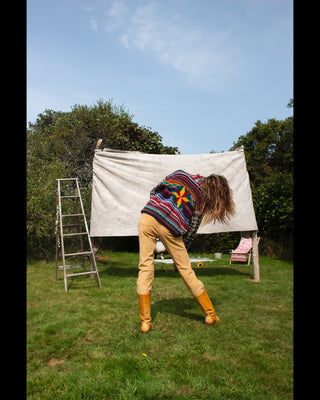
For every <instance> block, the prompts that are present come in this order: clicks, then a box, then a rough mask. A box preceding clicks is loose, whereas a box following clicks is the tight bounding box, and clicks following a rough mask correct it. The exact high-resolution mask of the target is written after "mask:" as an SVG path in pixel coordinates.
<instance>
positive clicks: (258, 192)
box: [26, 100, 293, 258]
mask: <svg viewBox="0 0 320 400" xmlns="http://www.w3.org/2000/svg"><path fill="white" fill-rule="evenodd" d="M100 138H101V139H103V147H108V148H111V149H119V150H131V151H141V152H145V153H150V154H179V149H178V148H177V147H172V146H166V145H164V144H163V142H162V137H161V136H160V135H159V133H158V132H156V131H153V130H152V129H151V128H150V127H145V126H140V125H139V124H137V123H136V122H133V115H131V114H130V113H129V111H128V110H126V109H125V108H124V107H123V106H120V107H119V106H116V105H114V104H113V101H112V100H109V101H103V100H99V101H98V102H97V104H95V105H93V106H90V107H89V106H87V105H75V106H73V107H72V108H71V111H70V112H61V111H53V110H45V111H44V112H43V113H41V114H39V115H38V117H37V119H36V121H35V123H29V128H28V129H27V141H26V143H27V218H26V219H27V252H28V255H30V256H38V257H46V258H50V257H52V256H53V254H54V251H55V234H54V229H55V216H56V197H57V193H56V179H57V178H61V177H64V178H68V177H77V178H78V179H79V183H80V188H81V195H82V199H83V202H84V207H85V212H86V216H87V219H88V221H89V220H90V211H91V210H90V209H91V185H92V160H93V156H94V149H95V146H96V143H97V140H98V139H100ZM240 145H244V149H245V155H246V161H247V169H248V172H249V176H250V182H251V189H252V195H253V201H254V207H255V211H256V216H257V220H258V226H259V234H260V235H261V236H263V240H261V249H262V251H263V252H265V253H267V254H271V253H272V254H274V255H277V256H281V255H282V256H283V255H289V256H290V253H291V252H292V233H293V118H292V117H289V118H287V119H286V120H284V121H278V120H275V119H270V120H268V122H266V123H262V122H261V121H257V122H256V124H255V126H254V127H253V128H252V130H251V131H250V132H248V133H247V134H246V135H243V136H240V137H239V139H238V141H237V142H236V143H234V144H233V146H232V148H231V149H230V150H233V149H235V148H236V147H238V146H240ZM203 236H204V235H201V237H202V240H195V242H194V247H195V248H197V251H201V250H202V251H206V250H208V251H209V250H210V252H212V250H213V249H217V248H218V247H219V250H220V251H223V252H227V251H228V249H229V248H232V247H234V245H235V241H237V238H238V237H239V235H238V236H235V234H218V235H210V236H209V235H208V237H207V238H204V237H203ZM263 243H264V244H263ZM101 245H102V247H103V246H105V247H111V248H113V249H115V250H119V249H121V247H122V248H126V249H132V250H137V246H138V241H137V239H136V238H122V239H119V238H116V239H115V238H106V239H105V240H101ZM199 246H200V248H199ZM227 248H228V249H227ZM190 250H192V248H191V249H190Z"/></svg>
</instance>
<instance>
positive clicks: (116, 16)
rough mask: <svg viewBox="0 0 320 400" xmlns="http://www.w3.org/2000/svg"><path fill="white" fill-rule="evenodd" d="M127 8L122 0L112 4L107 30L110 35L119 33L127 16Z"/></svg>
mask: <svg viewBox="0 0 320 400" xmlns="http://www.w3.org/2000/svg"><path fill="white" fill-rule="evenodd" d="M127 11H128V10H127V7H126V5H125V4H124V2H123V1H121V0H116V1H114V2H113V3H112V5H111V8H110V10H109V12H108V23H107V26H106V30H107V31H108V32H109V33H113V32H115V31H117V30H118V29H119V28H120V27H121V26H122V24H123V22H124V20H125V18H126V15H127Z"/></svg>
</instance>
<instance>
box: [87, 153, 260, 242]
mask: <svg viewBox="0 0 320 400" xmlns="http://www.w3.org/2000/svg"><path fill="white" fill-rule="evenodd" d="M177 169H182V170H184V171H186V172H188V173H191V174H201V175H202V176H208V175H210V174H213V173H215V174H218V175H224V176H225V177H226V178H227V180H228V182H229V185H230V187H231V189H232V190H233V199H234V202H235V205H236V214H235V215H234V216H233V217H232V218H231V219H230V221H229V223H228V224H226V225H224V224H220V223H216V224H213V223H210V224H208V225H206V226H204V227H200V229H199V230H198V233H200V234H205V233H218V232H234V231H257V230H258V227H257V222H256V217H255V213H254V208H253V203H252V196H251V189H250V183H249V176H248V172H247V169H246V162H245V156H244V151H243V148H239V149H238V150H235V151H229V152H226V153H214V154H199V155H169V154H146V153H140V152H133V151H118V150H111V149H103V150H96V151H95V155H94V160H93V187H92V203H91V222H90V235H91V236H92V237H101V236H137V235H138V220H139V218H140V215H141V213H140V211H141V209H142V208H143V207H144V206H145V204H146V203H147V201H148V200H149V198H150V191H151V189H152V188H153V187H154V186H156V185H157V184H158V183H160V182H161V181H163V180H164V178H165V177H166V176H167V175H169V174H170V173H171V172H173V171H175V170H177Z"/></svg>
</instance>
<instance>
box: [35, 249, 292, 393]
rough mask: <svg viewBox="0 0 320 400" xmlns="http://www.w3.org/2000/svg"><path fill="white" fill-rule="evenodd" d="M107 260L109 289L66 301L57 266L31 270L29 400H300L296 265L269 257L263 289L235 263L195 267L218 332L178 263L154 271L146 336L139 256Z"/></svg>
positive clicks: (82, 292) (87, 285)
mask: <svg viewBox="0 0 320 400" xmlns="http://www.w3.org/2000/svg"><path fill="white" fill-rule="evenodd" d="M103 254H104V255H108V256H109V260H101V261H98V269H99V273H100V278H101V283H102V290H100V289H99V288H98V284H97V281H96V279H90V278H89V277H84V276H79V277H74V278H69V279H68V288H69V291H68V292H67V293H65V291H64V284H63V279H62V277H63V273H62V271H60V272H59V279H58V281H55V263H54V261H52V262H50V263H47V262H44V261H38V262H30V263H28V265H27V396H28V397H27V398H28V400H31V399H33V400H35V399H39V400H40V399H41V400H44V399H55V400H57V399H59V400H63V399H75V400H79V399H86V400H89V399H92V400H99V399H124V400H131V399H154V400H161V399H215V400H216V399H227V400H230V399H239V400H240V399H241V400H244V399H252V400H259V399H261V400H268V399H270V400H271V399H272V400H275V399H283V400H289V399H292V398H293V265H292V263H289V262H285V261H278V260H271V259H268V258H264V257H261V259H260V275H261V282H260V283H253V282H250V279H251V278H252V265H250V266H249V267H248V266H246V265H240V264H235V265H232V266H230V265H229V257H228V256H227V255H225V256H223V258H222V259H221V260H217V261H215V262H205V263H204V265H203V267H201V268H198V267H197V266H196V264H193V267H194V269H195V270H196V273H197V276H198V278H199V279H200V280H202V281H203V283H204V285H205V288H206V290H207V292H208V294H209V296H210V298H211V300H212V302H213V304H214V306H215V308H216V312H217V315H218V316H219V317H220V323H219V324H218V325H216V326H211V327H206V326H205V324H204V315H203V314H202V312H201V310H200V308H199V306H198V305H197V303H196V301H195V300H194V299H193V298H192V296H191V294H190V293H189V291H188V290H187V288H186V287H185V286H184V283H183V281H182V279H181V278H180V276H179V274H178V273H177V272H173V271H172V264H171V265H166V268H167V272H163V271H162V270H161V264H155V268H156V272H155V279H154V281H153V290H152V294H151V305H152V318H153V324H154V329H153V330H152V331H151V332H150V333H148V334H147V335H143V334H141V333H140V330H139V328H140V326H139V309H138V296H137V294H136V279H137V265H138V254H134V253H109V254H107V253H103ZM190 256H195V257H197V256H198V254H190ZM201 256H206V257H209V258H212V255H210V254H201Z"/></svg>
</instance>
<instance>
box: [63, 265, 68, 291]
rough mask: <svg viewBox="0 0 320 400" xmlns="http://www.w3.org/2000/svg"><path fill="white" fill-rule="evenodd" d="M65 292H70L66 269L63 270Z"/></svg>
mask: <svg viewBox="0 0 320 400" xmlns="http://www.w3.org/2000/svg"><path fill="white" fill-rule="evenodd" d="M63 279H64V290H65V292H67V291H68V285H67V273H66V267H65V266H64V268H63Z"/></svg>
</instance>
